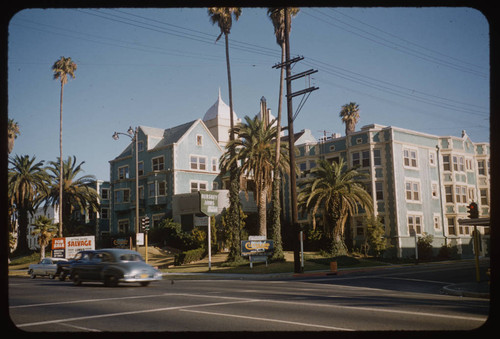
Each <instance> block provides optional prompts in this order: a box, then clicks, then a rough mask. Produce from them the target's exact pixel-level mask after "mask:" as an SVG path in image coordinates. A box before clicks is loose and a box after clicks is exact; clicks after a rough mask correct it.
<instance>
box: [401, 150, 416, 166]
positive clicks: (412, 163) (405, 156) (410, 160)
mask: <svg viewBox="0 0 500 339" xmlns="http://www.w3.org/2000/svg"><path fill="white" fill-rule="evenodd" d="M407 152H408V154H407ZM412 153H414V154H415V156H414V157H413V155H412ZM407 159H408V160H407ZM407 162H408V163H407ZM403 166H404V167H406V168H412V169H415V168H418V149H416V148H408V147H404V148H403Z"/></svg>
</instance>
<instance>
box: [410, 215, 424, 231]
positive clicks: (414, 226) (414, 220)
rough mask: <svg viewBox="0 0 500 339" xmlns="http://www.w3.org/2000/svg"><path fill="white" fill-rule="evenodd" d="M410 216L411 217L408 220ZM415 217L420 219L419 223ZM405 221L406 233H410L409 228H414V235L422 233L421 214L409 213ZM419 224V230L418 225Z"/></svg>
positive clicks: (422, 221) (422, 220)
mask: <svg viewBox="0 0 500 339" xmlns="http://www.w3.org/2000/svg"><path fill="white" fill-rule="evenodd" d="M410 218H411V219H412V220H411V222H410ZM417 219H419V220H420V224H417ZM406 223H407V226H408V234H411V229H414V230H415V234H416V235H422V234H423V233H424V218H423V216H422V214H418V213H410V214H408V215H407V216H406ZM419 226H420V231H419V229H418V227H419Z"/></svg>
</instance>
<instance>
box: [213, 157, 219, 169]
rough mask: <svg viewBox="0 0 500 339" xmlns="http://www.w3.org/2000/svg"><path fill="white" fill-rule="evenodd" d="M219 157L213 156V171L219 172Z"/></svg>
mask: <svg viewBox="0 0 500 339" xmlns="http://www.w3.org/2000/svg"><path fill="white" fill-rule="evenodd" d="M217 165H218V164H217V158H212V172H217Z"/></svg>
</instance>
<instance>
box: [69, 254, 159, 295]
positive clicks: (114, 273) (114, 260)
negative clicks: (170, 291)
mask: <svg viewBox="0 0 500 339" xmlns="http://www.w3.org/2000/svg"><path fill="white" fill-rule="evenodd" d="M70 274H71V279H72V280H73V283H74V284H75V285H81V284H82V282H85V281H98V282H103V283H104V285H105V286H117V285H118V284H119V283H121V282H123V283H134V282H138V283H140V284H141V285H142V286H147V285H149V283H150V282H152V281H157V280H161V279H162V276H161V272H160V271H158V270H157V269H155V268H154V267H153V266H151V265H148V264H146V263H145V262H144V260H143V259H142V257H141V255H140V254H139V253H137V252H136V251H131V250H124V249H118V248H111V249H102V250H97V251H95V252H94V253H92V254H91V255H90V258H89V260H77V261H75V262H73V263H72V264H71V265H70Z"/></svg>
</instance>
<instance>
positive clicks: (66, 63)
mask: <svg viewBox="0 0 500 339" xmlns="http://www.w3.org/2000/svg"><path fill="white" fill-rule="evenodd" d="M76 68H77V66H76V64H75V63H74V62H73V60H71V58H65V57H63V56H62V57H61V59H59V60H57V61H56V62H55V63H54V65H52V71H53V72H54V80H57V79H59V80H60V81H61V96H60V99H59V159H60V163H59V165H60V167H63V163H62V161H63V148H62V126H63V93H64V85H66V83H67V82H68V76H70V77H72V78H73V79H74V78H75V71H76ZM62 182H63V178H62V172H61V177H59V183H60V185H62ZM59 192H60V196H59V201H62V200H63V198H62V192H63V188H62V186H60V187H59ZM62 216H63V208H62V206H59V236H60V237H62V228H63V217H62Z"/></svg>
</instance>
